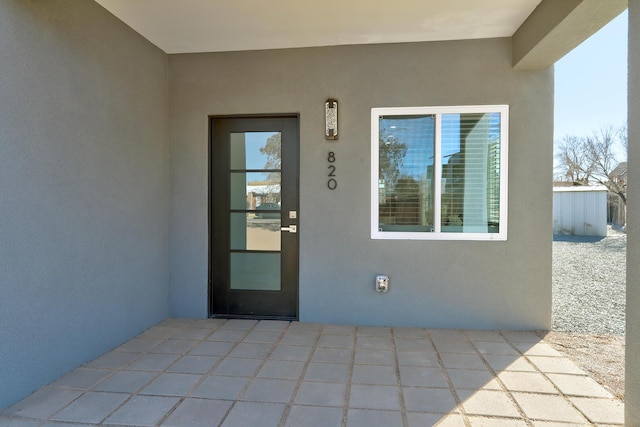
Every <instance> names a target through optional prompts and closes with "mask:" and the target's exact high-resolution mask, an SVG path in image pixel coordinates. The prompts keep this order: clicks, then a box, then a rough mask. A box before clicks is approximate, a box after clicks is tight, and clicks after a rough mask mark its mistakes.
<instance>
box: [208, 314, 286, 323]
mask: <svg viewBox="0 0 640 427" xmlns="http://www.w3.org/2000/svg"><path fill="white" fill-rule="evenodd" d="M209 319H246V320H283V321H289V322H296V321H297V320H298V318H297V317H291V316H267V315H253V314H251V315H244V314H212V315H210V316H209Z"/></svg>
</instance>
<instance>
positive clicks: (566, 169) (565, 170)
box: [556, 135, 593, 185]
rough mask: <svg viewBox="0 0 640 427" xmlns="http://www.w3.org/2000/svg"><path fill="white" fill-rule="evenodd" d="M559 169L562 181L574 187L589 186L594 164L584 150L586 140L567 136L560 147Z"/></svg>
mask: <svg viewBox="0 0 640 427" xmlns="http://www.w3.org/2000/svg"><path fill="white" fill-rule="evenodd" d="M556 158H557V159H558V166H557V169H558V170H559V171H560V172H559V175H560V177H561V178H562V180H567V181H569V182H571V183H573V185H588V184H589V179H590V178H591V174H592V172H593V171H592V164H591V162H590V160H589V158H588V157H587V154H586V152H585V150H584V140H583V139H582V138H579V137H577V136H573V135H566V136H565V137H564V138H562V141H561V142H560V144H559V145H558V153H557V154H556Z"/></svg>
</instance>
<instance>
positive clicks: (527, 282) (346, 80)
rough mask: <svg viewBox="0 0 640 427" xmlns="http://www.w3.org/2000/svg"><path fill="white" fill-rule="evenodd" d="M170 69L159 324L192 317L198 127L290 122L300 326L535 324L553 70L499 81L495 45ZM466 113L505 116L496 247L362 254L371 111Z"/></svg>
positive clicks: (402, 246)
mask: <svg viewBox="0 0 640 427" xmlns="http://www.w3.org/2000/svg"><path fill="white" fill-rule="evenodd" d="M169 70H170V80H171V88H170V100H171V125H170V129H171V136H170V143H171V185H172V201H171V242H172V244H171V254H170V260H171V261H170V265H171V290H170V312H171V314H172V315H174V316H195V317H204V316H206V315H207V265H208V264H207V238H208V237H207V236H208V234H207V231H208V229H207V227H208V225H207V197H208V193H207V186H208V184H207V176H208V171H207V167H208V166H207V155H208V148H207V144H208V128H207V125H208V124H207V116H208V115H226V114H261V113H299V114H300V132H301V141H300V144H301V167H300V170H301V174H300V184H301V189H300V212H299V224H300V234H299V236H300V320H302V321H318V322H334V323H351V324H362V325H416V326H427V327H465V328H514V329H531V328H537V329H544V328H549V327H550V321H551V244H552V236H551V222H552V221H551V218H552V193H551V177H552V159H553V155H552V131H553V70H552V69H546V70H541V71H527V72H517V71H514V70H513V69H512V66H511V43H510V40H509V39H494V40H477V41H459V42H437V43H416V44H399V45H393V44H390V45H368V46H341V47H329V48H311V49H291V50H276V51H255V52H232V53H218V54H191V55H170V56H169ZM329 97H333V98H337V99H338V100H339V102H340V107H339V108H340V139H339V141H337V142H327V141H325V139H324V101H325V100H326V99H327V98H329ZM477 104H509V105H510V108H511V110H510V117H511V120H510V156H509V168H510V169H509V188H510V189H509V235H508V241H507V242H441V241H440V242H437V241H411V242H410V241H381V240H377V241H372V240H371V239H370V229H369V227H370V176H371V171H370V144H371V143H370V138H371V132H370V112H371V108H372V107H395V106H438V105H477ZM328 151H334V152H335V153H336V159H337V160H336V163H335V165H336V167H337V170H336V174H337V180H338V189H337V190H335V191H329V190H328V189H327V185H326V181H327V177H326V176H327V161H326V158H327V153H328ZM377 273H385V274H388V275H389V276H390V277H391V287H390V288H391V290H390V292H388V293H386V294H377V293H376V292H375V291H374V286H373V285H374V283H373V282H374V278H375V275H376V274H377Z"/></svg>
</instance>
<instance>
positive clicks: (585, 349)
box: [540, 228, 627, 399]
mask: <svg viewBox="0 0 640 427" xmlns="http://www.w3.org/2000/svg"><path fill="white" fill-rule="evenodd" d="M626 247H627V236H626V234H624V233H622V232H620V231H617V230H615V229H612V228H609V234H608V236H607V237H606V238H604V239H595V238H585V237H574V236H555V238H554V242H553V317H552V323H553V326H552V331H550V332H541V333H540V336H541V337H543V338H544V339H545V341H547V342H549V343H551V344H552V345H553V346H554V347H555V348H556V349H557V350H558V351H561V352H563V353H565V354H566V355H567V356H568V357H569V358H570V359H572V360H573V361H574V362H575V363H576V364H577V365H578V366H580V367H581V368H582V369H583V370H584V371H586V372H587V373H588V374H590V375H591V376H592V377H593V378H594V379H595V380H596V381H598V382H599V383H600V384H602V385H603V386H605V387H606V388H608V389H609V390H610V391H611V392H612V393H613V395H614V396H616V397H618V398H619V399H624V332H625V329H624V328H625V267H626Z"/></svg>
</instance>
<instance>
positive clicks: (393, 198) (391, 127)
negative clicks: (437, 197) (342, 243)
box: [378, 115, 435, 232]
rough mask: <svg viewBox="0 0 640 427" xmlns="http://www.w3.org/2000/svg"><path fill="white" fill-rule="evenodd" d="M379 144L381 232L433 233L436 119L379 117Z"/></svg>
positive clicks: (424, 117) (379, 213)
mask: <svg viewBox="0 0 640 427" xmlns="http://www.w3.org/2000/svg"><path fill="white" fill-rule="evenodd" d="M378 144H379V145H378V147H379V148H378V149H379V151H378V156H379V171H378V229H379V230H380V231H391V232H394V231H395V232H415V231H421V232H424V231H426V232H431V231H434V230H433V165H434V147H435V116H433V115H416V116H383V117H380V119H379V141H378Z"/></svg>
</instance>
